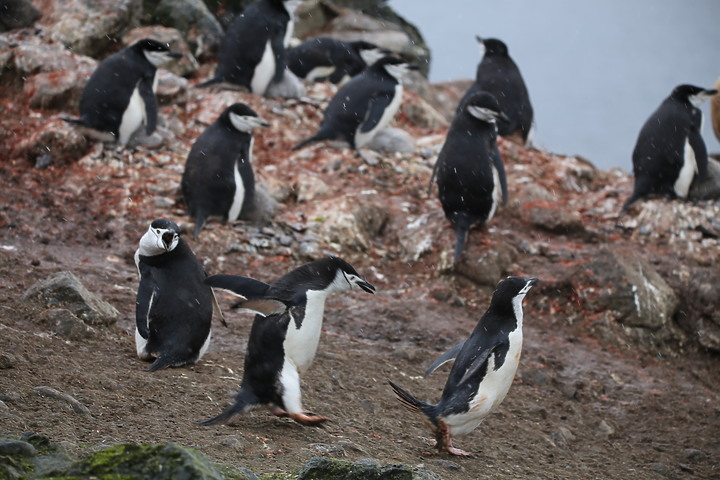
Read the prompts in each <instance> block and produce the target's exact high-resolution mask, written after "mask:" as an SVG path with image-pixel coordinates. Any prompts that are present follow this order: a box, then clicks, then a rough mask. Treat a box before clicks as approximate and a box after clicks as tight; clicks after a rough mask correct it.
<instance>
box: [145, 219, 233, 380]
mask: <svg viewBox="0 0 720 480" xmlns="http://www.w3.org/2000/svg"><path fill="white" fill-rule="evenodd" d="M135 265H136V266H137V270H138V274H139V275H140V285H139V286H138V291H137V298H136V302H135V321H136V328H135V345H136V348H137V354H138V357H140V358H141V359H142V360H147V361H150V360H152V359H155V361H154V362H153V364H152V365H150V367H148V370H149V371H155V370H159V369H162V368H167V367H179V366H182V365H187V364H189V363H193V362H196V361H197V360H199V359H200V358H201V357H202V356H203V355H204V354H205V352H206V351H207V349H208V347H209V345H210V336H211V321H212V315H213V311H216V312H217V313H218V314H219V315H220V309H219V308H218V307H217V304H216V302H215V296H214V294H213V291H212V289H211V288H210V287H209V286H208V285H206V284H205V283H203V281H204V280H205V278H206V275H205V271H204V270H203V268H202V266H201V265H200V262H198V260H197V259H196V258H195V255H194V254H193V252H192V250H190V247H188V246H187V244H186V243H185V241H184V240H183V239H182V238H180V229H179V228H178V226H177V225H176V224H175V222H173V221H171V220H166V219H157V220H154V221H153V222H152V223H151V224H150V228H148V230H147V232H145V234H144V235H143V236H142V238H140V246H139V248H138V249H137V251H136V252H135ZM220 318H222V317H221V316H220Z"/></svg>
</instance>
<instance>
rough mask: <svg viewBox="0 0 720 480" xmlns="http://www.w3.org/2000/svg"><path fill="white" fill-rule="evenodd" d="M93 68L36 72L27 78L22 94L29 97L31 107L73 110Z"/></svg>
mask: <svg viewBox="0 0 720 480" xmlns="http://www.w3.org/2000/svg"><path fill="white" fill-rule="evenodd" d="M93 70H94V68H91V67H83V68H74V69H71V70H55V71H52V72H47V73H38V74H37V75H33V76H32V77H30V78H28V79H27V81H26V82H25V84H24V86H23V94H24V95H25V96H26V97H27V98H29V99H30V107H32V108H39V109H43V110H47V109H58V110H73V109H75V108H76V106H77V105H78V104H79V103H80V96H81V95H82V92H83V90H84V88H85V84H86V83H87V81H88V79H89V78H90V76H91V75H92V72H93Z"/></svg>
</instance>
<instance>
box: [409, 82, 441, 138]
mask: <svg viewBox="0 0 720 480" xmlns="http://www.w3.org/2000/svg"><path fill="white" fill-rule="evenodd" d="M433 92H434V91H433V90H430V92H429V93H428V94H427V95H423V97H422V98H420V97H418V98H415V99H413V101H412V102H403V103H402V105H401V106H400V111H401V112H402V113H404V114H405V115H406V116H407V117H408V120H410V121H411V122H412V123H413V124H414V125H415V126H417V127H421V128H429V129H432V130H435V129H438V128H446V127H447V126H448V125H449V122H448V120H447V119H446V118H445V117H444V116H443V114H442V113H440V112H438V111H437V109H436V108H435V107H433V106H432V105H431V104H430V103H429V102H428V101H427V100H426V99H427V98H428V96H429V95H432V93H433Z"/></svg>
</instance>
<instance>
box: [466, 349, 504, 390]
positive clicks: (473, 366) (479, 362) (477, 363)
mask: <svg viewBox="0 0 720 480" xmlns="http://www.w3.org/2000/svg"><path fill="white" fill-rule="evenodd" d="M498 345H499V344H495V345H493V346H492V347H490V348H486V349H484V350H483V351H481V352H480V354H479V355H478V356H477V357H475V359H474V360H473V361H472V363H470V366H468V367H467V369H466V370H465V374H464V375H463V376H462V377H460V380H459V381H458V383H457V385H458V386H460V385H462V384H463V383H465V382H467V381H468V380H469V379H470V378H472V377H473V376H474V375H475V374H476V373H477V371H478V370H479V369H480V367H482V366H483V364H484V363H485V362H487V360H488V358H490V355H491V354H492V353H493V352H494V351H495V348H497V346H498Z"/></svg>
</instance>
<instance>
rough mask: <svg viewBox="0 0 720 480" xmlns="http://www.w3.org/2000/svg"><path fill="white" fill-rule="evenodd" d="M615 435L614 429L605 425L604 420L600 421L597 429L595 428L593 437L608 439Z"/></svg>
mask: <svg viewBox="0 0 720 480" xmlns="http://www.w3.org/2000/svg"><path fill="white" fill-rule="evenodd" d="M614 433H615V428H614V427H613V426H612V425H610V424H609V423H607V422H606V421H605V420H601V421H600V423H599V424H598V426H597V427H595V436H596V437H602V438H608V437H610V436H611V435H613V434H614Z"/></svg>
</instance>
